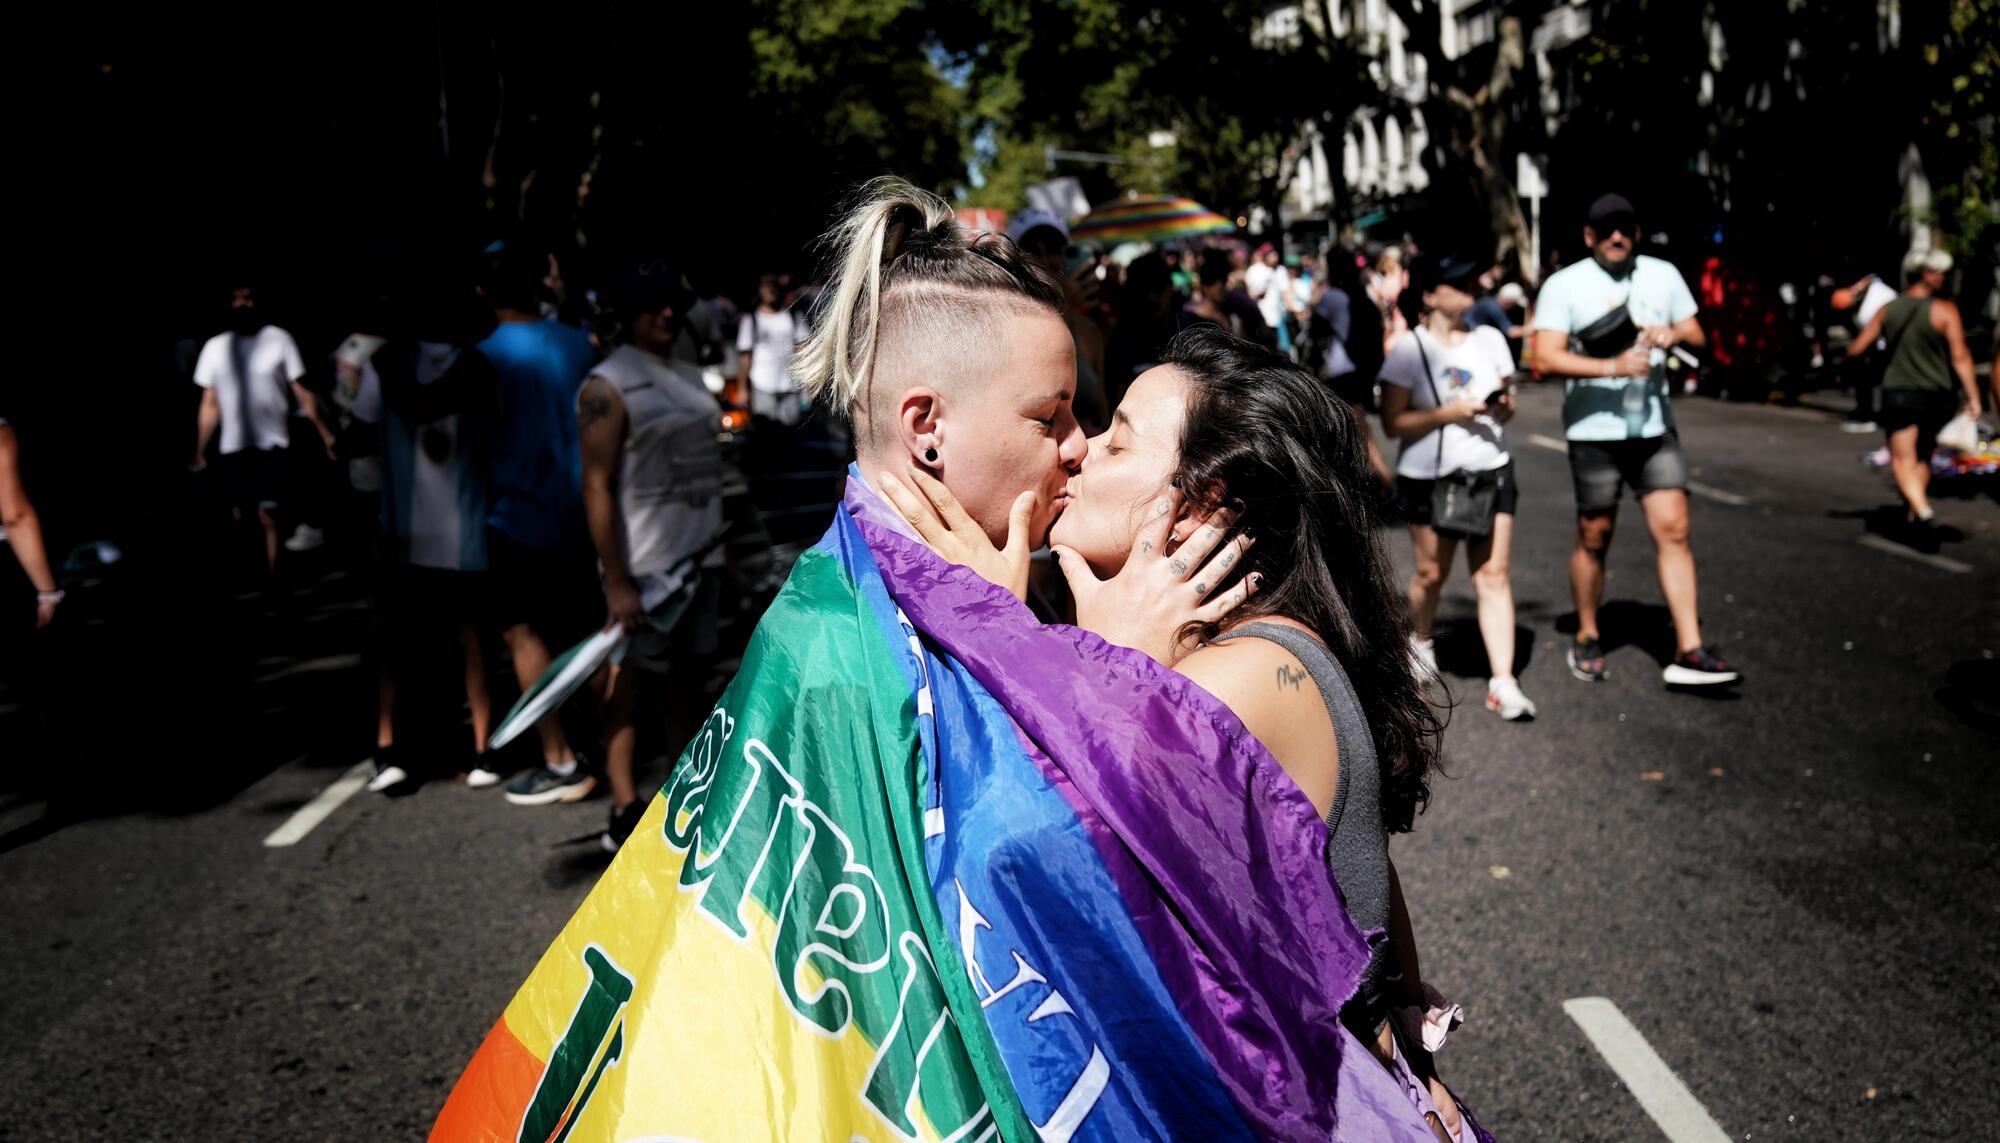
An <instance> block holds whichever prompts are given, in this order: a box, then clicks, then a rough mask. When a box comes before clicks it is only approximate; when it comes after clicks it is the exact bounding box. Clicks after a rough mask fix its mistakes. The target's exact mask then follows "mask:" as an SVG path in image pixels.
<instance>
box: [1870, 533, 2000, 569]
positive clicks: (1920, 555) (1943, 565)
mask: <svg viewBox="0 0 2000 1143" xmlns="http://www.w3.org/2000/svg"><path fill="white" fill-rule="evenodd" d="M1855 542H1856V543H1858V544H1860V545H1861V546H1862V547H1864V548H1873V549H1875V550H1876V551H1878V552H1887V553H1889V554H1890V555H1892V556H1901V557H1902V558H1904V559H1906V560H1914V561H1916V562H1917V563H1920V564H1923V565H1925V566H1926V567H1934V568H1936V569H1938V570H1939V571H1948V572H1952V573H1954V574H1957V575H1971V574H1972V565H1971V564H1968V563H1965V562H1964V561H1962V560H1955V559H1952V558H1951V557H1950V556H1934V555H1932V554H1930V553H1929V552H1920V551H1917V550H1916V549H1915V548H1906V547H1904V546H1903V545H1901V544H1899V543H1897V542H1896V541H1894V540H1885V539H1883V538H1882V537H1880V536H1878V535H1876V534H1875V533H1873V532H1866V533H1863V534H1862V535H1861V536H1859V537H1858V538H1857V539H1856V540H1855Z"/></svg>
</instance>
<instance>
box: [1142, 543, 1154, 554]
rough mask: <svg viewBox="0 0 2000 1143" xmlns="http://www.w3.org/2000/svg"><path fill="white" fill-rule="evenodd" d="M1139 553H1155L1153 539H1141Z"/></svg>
mask: <svg viewBox="0 0 2000 1143" xmlns="http://www.w3.org/2000/svg"><path fill="white" fill-rule="evenodd" d="M1139 554H1140V555H1142V556H1150V555H1152V554H1153V541H1151V540H1140V541H1139Z"/></svg>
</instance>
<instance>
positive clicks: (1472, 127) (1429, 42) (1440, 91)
mask: <svg viewBox="0 0 2000 1143" xmlns="http://www.w3.org/2000/svg"><path fill="white" fill-rule="evenodd" d="M1388 5H1389V9H1390V11H1392V12H1393V13H1395V16H1396V18H1397V19H1398V20H1400V21H1402V23H1403V26H1404V28H1406V29H1408V31H1409V39H1408V41H1407V46H1408V47H1409V48H1410V49H1412V50H1414V51H1416V52H1417V53H1418V54H1419V55H1421V56H1423V58H1424V63H1425V64H1426V68H1425V71H1426V73H1427V74H1428V76H1429V81H1430V84H1431V87H1432V93H1431V95H1430V96H1429V98H1428V99H1427V100H1426V103H1427V106H1428V107H1429V108H1430V109H1431V110H1430V114H1429V116H1428V117H1429V118H1430V120H1431V123H1432V129H1433V130H1442V131H1443V132H1444V138H1445V140H1446V142H1447V147H1448V150H1449V151H1450V153H1451V156H1452V158H1453V164H1452V165H1453V166H1454V167H1455V168H1456V169H1455V170H1451V171H1440V172H1438V174H1439V175H1440V176H1444V177H1447V178H1455V179H1456V180H1458V181H1460V182H1461V183H1462V185H1463V186H1464V187H1465V190H1466V194H1467V196H1468V199H1467V201H1468V202H1470V203H1474V204H1479V205H1481V206H1483V207H1484V213H1485V216H1486V230H1487V234H1488V236H1489V238H1490V245H1489V246H1488V248H1487V250H1488V253H1489V254H1490V255H1491V256H1492V258H1493V260H1494V261H1496V262H1499V263H1502V264H1505V263H1508V262H1510V261H1511V262H1512V263H1513V265H1514V267H1515V268H1516V269H1517V270H1518V272H1519V273H1520V275H1521V277H1522V278H1524V279H1526V280H1527V281H1529V282H1531V283H1532V282H1534V281H1535V278H1536V270H1537V269H1538V267H1536V266H1533V265H1530V264H1529V262H1530V259H1529V256H1528V251H1529V246H1530V239H1529V235H1528V219H1527V216H1526V214H1524V213H1523V212H1522V210H1521V196H1520V193H1519V191H1518V190H1517V189H1516V188H1515V186H1514V172H1513V170H1512V162H1513V155H1512V154H1511V153H1510V152H1509V151H1508V148H1507V127H1508V123H1509V118H1510V116H1511V114H1512V113H1513V111H1514V110H1515V108H1514V104H1515V103H1516V101H1517V99H1518V95H1519V88H1520V78H1521V75H1522V73H1523V72H1524V71H1525V70H1526V68H1527V62H1528V49H1527V36H1526V33H1525V32H1524V31H1523V30H1522V26H1521V21H1520V19H1519V17H1518V16H1515V15H1512V14H1510V15H1507V16H1504V17H1502V19H1501V21H1500V28H1499V42H1498V44H1497V45H1496V47H1497V49H1498V50H1497V51H1496V52H1495V53H1494V57H1493V70H1492V72H1491V73H1490V74H1489V75H1488V76H1487V78H1486V82H1485V84H1484V85H1482V86H1481V87H1479V88H1478V89H1477V90H1474V91H1466V90H1465V89H1464V88H1462V87H1461V86H1459V85H1457V84H1455V83H1453V82H1451V80H1450V78H1449V76H1450V75H1451V70H1452V61H1451V60H1450V59H1448V58H1446V56H1445V54H1444V45H1443V36H1442V31H1441V27H1440V22H1441V20H1442V19H1443V6H1442V5H1440V4H1438V3H1437V2H1436V0H1432V2H1431V3H1427V4H1425V5H1424V6H1423V8H1422V9H1421V10H1419V9H1418V8H1417V6H1416V3H1415V2H1414V0H1388Z"/></svg>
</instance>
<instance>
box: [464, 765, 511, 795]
mask: <svg viewBox="0 0 2000 1143" xmlns="http://www.w3.org/2000/svg"><path fill="white" fill-rule="evenodd" d="M502 777H503V775H500V774H495V773H494V772H493V771H491V770H488V769H487V768H486V767H484V766H474V767H473V768H472V769H471V770H468V771H466V774H465V785H466V787H467V788H468V789H473V790H484V789H485V788H486V787H488V786H497V785H499V784H500V779H501V778H502Z"/></svg>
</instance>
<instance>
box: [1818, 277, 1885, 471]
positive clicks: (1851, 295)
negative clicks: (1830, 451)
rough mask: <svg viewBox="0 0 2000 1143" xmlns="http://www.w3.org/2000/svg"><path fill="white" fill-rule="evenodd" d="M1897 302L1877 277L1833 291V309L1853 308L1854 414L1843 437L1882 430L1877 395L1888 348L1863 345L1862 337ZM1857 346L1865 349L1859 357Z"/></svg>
mask: <svg viewBox="0 0 2000 1143" xmlns="http://www.w3.org/2000/svg"><path fill="white" fill-rule="evenodd" d="M1895 300H1896V288H1895V287H1894V286H1891V285H1890V284H1889V283H1887V282H1884V281H1883V280H1882V279H1881V278H1879V277H1877V276H1876V275H1874V274H1869V275H1866V276H1865V277H1863V278H1862V279H1861V280H1860V281H1858V282H1855V283H1854V284H1853V285H1852V286H1848V287H1847V288H1845V289H1843V290H1835V291H1834V297H1833V302H1834V307H1833V308H1834V309H1836V310H1845V309H1847V308H1848V307H1850V306H1852V307H1854V332H1855V334H1856V337H1855V339H1854V341H1852V342H1849V344H1848V361H1849V363H1850V364H1849V368H1848V373H1849V374H1850V375H1851V376H1852V377H1853V385H1854V411H1853V412H1852V413H1849V414H1848V415H1847V419H1846V420H1844V421H1842V422H1841V423H1840V431H1841V432H1844V433H1872V432H1875V431H1877V430H1878V429H1879V428H1880V427H1881V426H1879V425H1877V424H1876V423H1875V419H1874V418H1875V405H1876V401H1877V393H1878V392H1879V390H1880V388H1881V384H1882V366H1883V364H1884V362H1883V360H1882V354H1883V353H1884V352H1886V351H1887V349H1888V346H1887V345H1886V344H1884V343H1883V342H1882V341H1881V340H1879V339H1878V340H1877V341H1874V342H1861V341H1860V337H1859V334H1860V332H1861V331H1862V330H1863V329H1866V328H1867V326H1868V323H1869V322H1871V321H1873V320H1875V315H1876V314H1878V313H1881V312H1882V307H1883V306H1886V305H1888V304H1889V303H1890V302H1893V301H1895ZM1854 342H1860V344H1861V346H1862V349H1861V350H1860V351H1859V352H1858V353H1857V352H1856V351H1855V350H1854Z"/></svg>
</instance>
